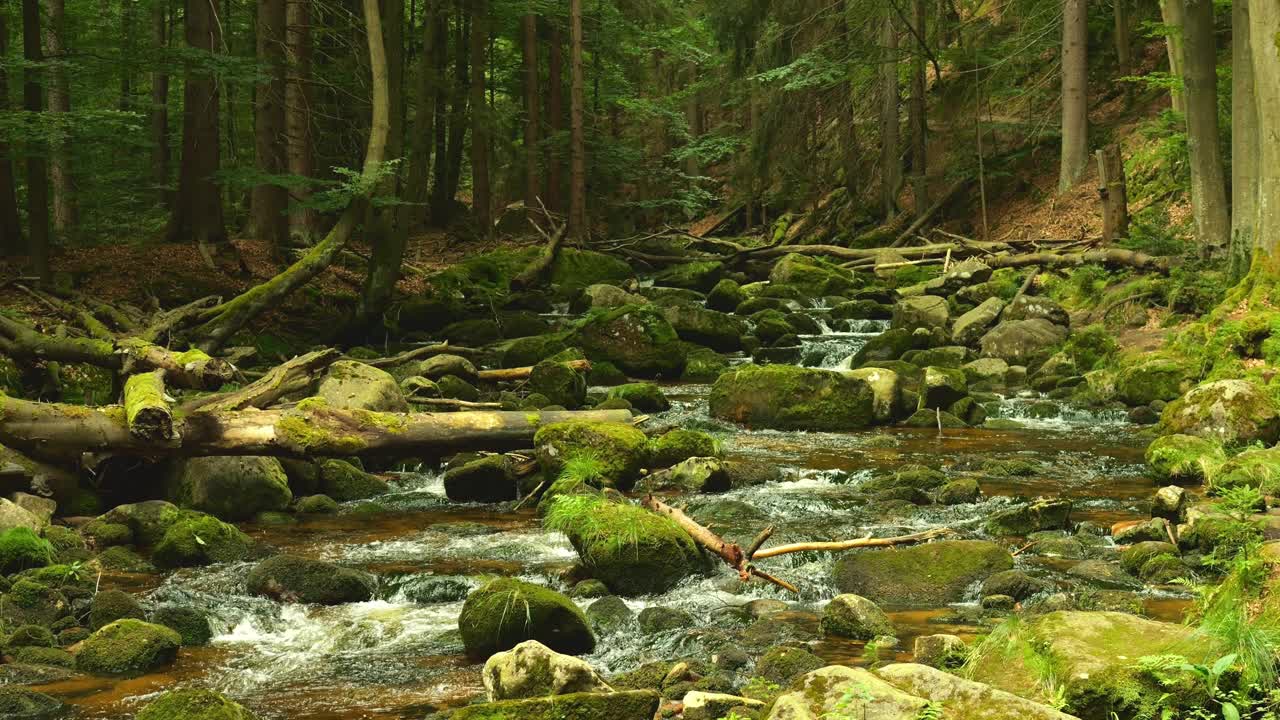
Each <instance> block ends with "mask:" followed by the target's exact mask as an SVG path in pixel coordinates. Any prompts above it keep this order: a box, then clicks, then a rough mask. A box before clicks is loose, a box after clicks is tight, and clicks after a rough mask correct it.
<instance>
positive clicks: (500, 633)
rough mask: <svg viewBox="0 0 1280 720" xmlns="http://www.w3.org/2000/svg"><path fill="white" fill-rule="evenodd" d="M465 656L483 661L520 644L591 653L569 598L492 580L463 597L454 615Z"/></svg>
mask: <svg viewBox="0 0 1280 720" xmlns="http://www.w3.org/2000/svg"><path fill="white" fill-rule="evenodd" d="M458 629H459V630H460V631H461V633H462V643H463V645H464V646H465V647H466V650H467V655H469V656H471V657H473V658H488V657H489V656H491V655H493V654H494V653H497V652H501V651H503V650H510V649H511V648H514V647H515V646H516V645H519V644H520V643H522V642H524V641H526V640H537V641H538V642H540V643H542V644H543V645H545V646H546V647H548V648H550V649H552V650H554V651H556V652H563V653H568V654H570V655H581V654H584V653H588V652H591V650H592V649H593V648H595V644H596V640H595V636H594V635H592V633H591V628H590V627H588V625H587V619H586V617H585V616H584V615H583V614H582V611H581V610H579V609H578V606H577V605H574V604H573V601H572V600H570V599H569V598H567V597H565V596H564V595H561V594H560V593H558V592H556V591H554V590H551V589H549V588H545V587H541V586H538V585H532V584H530V583H527V582H522V581H520V580H514V579H511V578H499V579H497V580H492V581H490V582H489V583H487V584H485V585H484V586H482V587H480V588H478V589H476V590H475V591H473V592H472V593H471V594H470V595H468V596H467V600H466V602H465V603H463V605H462V612H461V614H459V615H458Z"/></svg>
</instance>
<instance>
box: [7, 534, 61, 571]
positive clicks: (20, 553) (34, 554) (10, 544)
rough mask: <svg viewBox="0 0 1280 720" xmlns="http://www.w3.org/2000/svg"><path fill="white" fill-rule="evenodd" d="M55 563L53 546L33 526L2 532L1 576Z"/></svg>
mask: <svg viewBox="0 0 1280 720" xmlns="http://www.w3.org/2000/svg"><path fill="white" fill-rule="evenodd" d="M51 563H53V546H52V545H51V544H49V541H48V540H45V539H44V538H42V537H40V536H39V535H37V534H36V533H35V532H34V531H32V530H31V528H28V527H14V528H10V529H8V530H5V531H4V532H0V576H3V575H12V574H13V573H16V572H21V571H23V570H27V569H30V568H40V567H44V566H46V565H49V564H51Z"/></svg>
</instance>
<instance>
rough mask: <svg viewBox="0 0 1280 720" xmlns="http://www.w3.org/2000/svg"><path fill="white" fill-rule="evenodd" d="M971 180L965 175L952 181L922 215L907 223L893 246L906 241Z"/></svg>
mask: <svg viewBox="0 0 1280 720" xmlns="http://www.w3.org/2000/svg"><path fill="white" fill-rule="evenodd" d="M971 181H972V178H967V177H966V178H963V179H961V180H958V181H956V182H955V183H952V185H951V187H949V188H947V190H946V192H944V193H942V197H940V198H938V200H937V201H936V202H934V203H933V204H932V205H930V206H929V208H928V209H927V210H925V211H924V213H923V214H922V215H920V216H919V217H917V218H916V220H915V222H913V223H911V224H910V225H908V226H907V229H906V230H903V231H902V232H901V233H899V234H898V237H897V239H896V240H894V241H893V247H895V248H896V247H898V246H900V245H902V243H904V242H906V241H907V240H908V239H909V238H911V237H912V236H914V235H915V234H916V233H917V232H919V231H920V228H922V227H924V225H925V223H927V222H929V220H930V219H931V218H933V216H934V215H936V214H937V213H938V211H939V210H941V209H942V208H943V206H945V205H946V204H947V203H949V202H951V199H952V198H954V197H955V196H956V195H958V194H960V191H961V190H964V189H965V188H966V187H968V186H969V183H970V182H971Z"/></svg>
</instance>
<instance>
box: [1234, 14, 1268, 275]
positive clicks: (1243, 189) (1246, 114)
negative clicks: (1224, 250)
mask: <svg viewBox="0 0 1280 720" xmlns="http://www.w3.org/2000/svg"><path fill="white" fill-rule="evenodd" d="M1249 6H1250V0H1233V2H1232V3H1231V9H1232V18H1231V85H1232V91H1231V248H1230V253H1229V256H1228V260H1229V262H1228V271H1229V274H1230V277H1231V279H1232V280H1233V281H1236V280H1239V279H1240V278H1242V277H1244V275H1245V273H1247V272H1248V271H1249V261H1250V258H1251V256H1252V254H1253V225H1254V222H1255V221H1256V217H1255V215H1256V212H1257V199H1258V170H1259V168H1258V155H1259V153H1260V152H1261V147H1260V145H1261V140H1260V137H1259V130H1258V106H1257V102H1256V98H1255V97H1254V82H1253V45H1252V43H1251V41H1250V32H1249V13H1250V9H1249Z"/></svg>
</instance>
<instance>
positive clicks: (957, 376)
mask: <svg viewBox="0 0 1280 720" xmlns="http://www.w3.org/2000/svg"><path fill="white" fill-rule="evenodd" d="M968 392H969V383H968V380H966V379H965V376H964V371H962V370H956V369H951V368H941V367H934V366H932V365H930V366H929V367H926V368H925V369H924V378H923V380H922V381H921V383H920V409H935V408H949V407H951V405H952V404H954V403H955V402H956V401H957V400H960V399H962V398H964V397H965V396H966V395H968Z"/></svg>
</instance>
